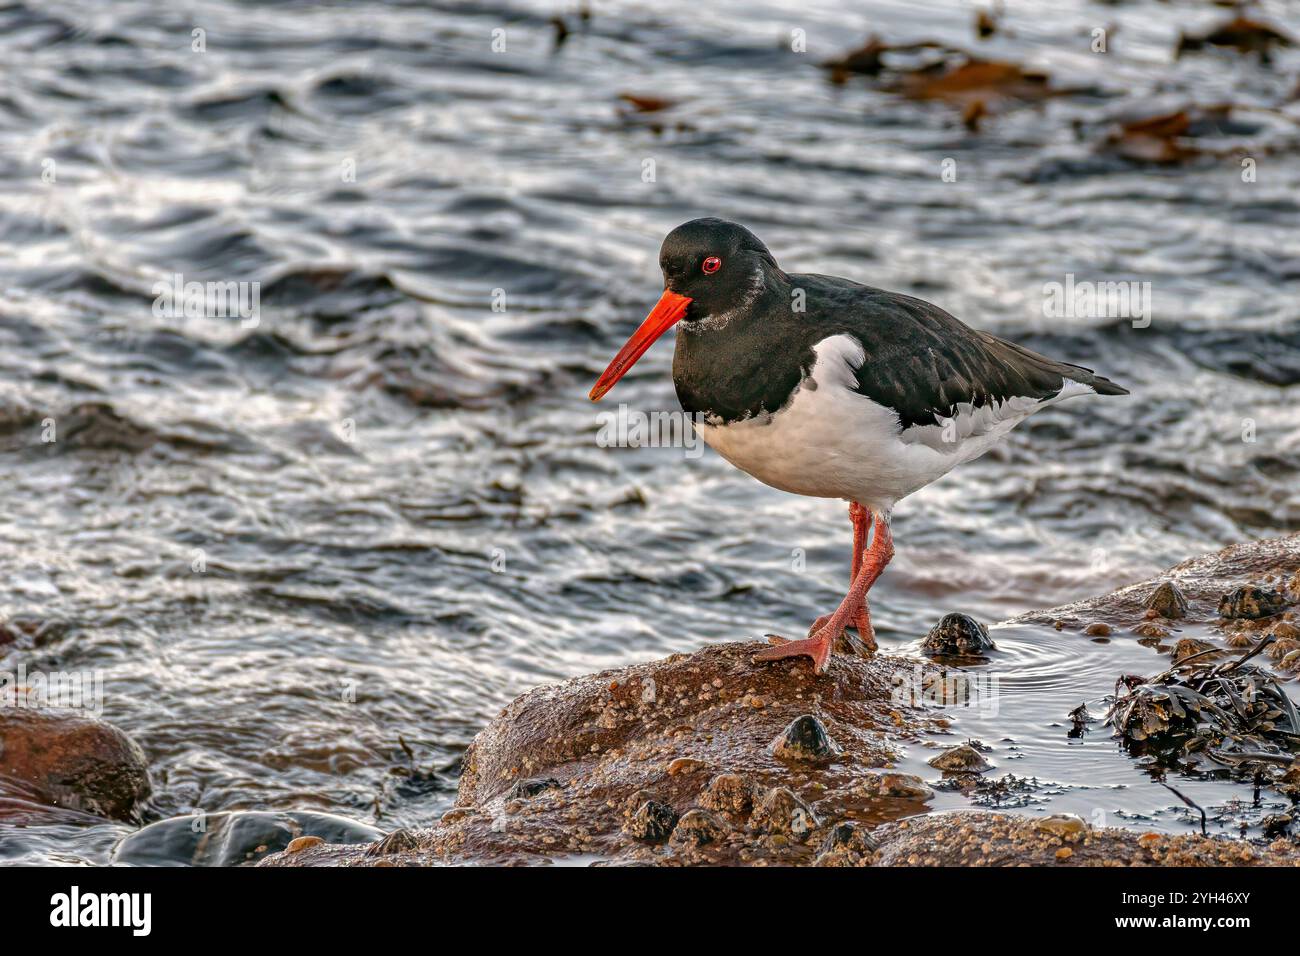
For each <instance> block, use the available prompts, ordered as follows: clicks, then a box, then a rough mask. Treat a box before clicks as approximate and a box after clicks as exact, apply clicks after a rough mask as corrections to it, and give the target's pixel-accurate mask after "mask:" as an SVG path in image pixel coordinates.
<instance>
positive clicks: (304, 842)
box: [284, 836, 325, 853]
mask: <svg viewBox="0 0 1300 956" xmlns="http://www.w3.org/2000/svg"><path fill="white" fill-rule="evenodd" d="M324 842H325V841H324V840H322V839H321V838H320V837H318V836H300V837H298V838H297V839H294V840H290V841H289V845H288V846H287V847H285V848H284V852H285V853H298V852H300V851H302V850H309V849H311V848H312V847H314V846H320V845H321V844H322V843H324Z"/></svg>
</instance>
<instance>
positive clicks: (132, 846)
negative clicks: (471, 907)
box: [111, 810, 383, 866]
mask: <svg viewBox="0 0 1300 956" xmlns="http://www.w3.org/2000/svg"><path fill="white" fill-rule="evenodd" d="M382 836H383V832H382V831H380V830H377V829H375V828H374V827H372V826H367V825H366V824H364V823H358V822H357V821H355V820H349V819H347V818H346V817H339V816H335V815H334V814H332V813H317V812H316V811H313V810H290V811H288V812H285V813H269V812H268V813H264V812H259V811H253V810H237V811H232V812H229V813H208V814H193V815H190V816H184V817H172V818H170V819H167V820H159V821H158V822H157V823H151V824H149V826H147V827H145V828H144V829H142V830H137V831H136V832H135V833H132V834H130V835H129V836H127V837H126V839H124V840H123V841H122V842H121V843H119V844H118V845H117V848H116V849H115V850H114V851H113V855H112V858H111V862H113V863H115V864H132V865H135V866H237V865H239V864H241V863H247V862H250V861H253V860H258V859H260V858H262V857H264V856H266V855H268V854H270V853H275V852H277V851H279V850H285V849H287V848H288V847H289V846H290V844H292V843H294V841H296V840H301V839H302V838H303V837H318V838H319V841H320V843H331V844H334V843H344V844H365V843H373V842H374V841H375V840H377V839H379V838H380V837H382ZM320 849H322V847H320V845H319V844H313V845H312V846H310V847H307V846H304V845H303V844H302V843H299V844H298V851H297V852H295V853H294V855H295V856H308V855H310V854H313V853H316V852H319V850H320Z"/></svg>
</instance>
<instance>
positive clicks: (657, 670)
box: [261, 536, 1300, 866]
mask: <svg viewBox="0 0 1300 956" xmlns="http://www.w3.org/2000/svg"><path fill="white" fill-rule="evenodd" d="M1243 589H1245V590H1243ZM1298 600H1300V536H1290V537H1287V538H1282V539H1272V540H1267V541H1255V542H1248V543H1245V544H1241V545H1235V546H1233V547H1230V548H1226V549H1224V550H1223V551H1221V552H1217V553H1215V554H1211V555H1207V556H1205V557H1202V558H1198V559H1195V560H1192V561H1188V562H1184V563H1183V564H1180V565H1178V566H1177V567H1175V568H1172V569H1170V571H1168V572H1166V573H1165V574H1162V575H1159V576H1157V577H1156V578H1153V579H1151V580H1149V581H1145V582H1141V583H1139V584H1135V585H1132V586H1130V587H1126V588H1123V589H1120V590H1118V591H1115V592H1113V593H1111V594H1108V595H1103V596H1101V597H1098V598H1094V599H1091V600H1088V601H1081V602H1078V603H1076V604H1071V605H1069V606H1067V607H1061V608H1054V609H1051V610H1047V611H1040V612H1035V613H1033V614H1029V615H1025V616H1023V617H1021V618H1017V619H1016V620H1015V621H1013V622H1008V623H1016V624H1019V623H1037V624H1045V625H1049V626H1053V627H1057V628H1061V629H1077V630H1079V631H1082V632H1087V633H1097V632H1099V631H1102V630H1103V629H1104V630H1105V631H1106V632H1107V633H1120V632H1125V633H1128V632H1132V633H1133V634H1135V636H1136V637H1137V638H1138V639H1142V640H1148V641H1151V642H1153V643H1154V644H1155V645H1156V646H1157V647H1158V648H1159V649H1160V650H1163V651H1166V652H1168V653H1170V654H1171V655H1172V654H1174V653H1176V650H1175V648H1176V643H1175V641H1176V640H1177V637H1176V635H1177V634H1178V633H1179V630H1180V629H1181V628H1188V627H1193V626H1194V627H1196V628H1197V633H1200V634H1203V635H1206V636H1207V637H1208V639H1209V640H1211V641H1212V642H1213V643H1214V644H1215V645H1221V646H1222V647H1223V648H1224V649H1228V648H1233V647H1241V646H1244V645H1249V644H1250V643H1252V642H1256V641H1258V640H1260V639H1262V638H1263V637H1264V636H1265V635H1270V636H1273V637H1274V638H1275V640H1274V643H1282V644H1283V653H1282V654H1281V655H1278V656H1277V657H1276V658H1275V660H1276V661H1277V663H1278V665H1289V664H1290V662H1291V661H1292V660H1293V658H1289V657H1287V655H1288V654H1289V653H1290V650H1291V649H1288V648H1287V646H1286V644H1285V643H1284V642H1285V641H1287V640H1290V638H1289V637H1288V634H1289V631H1288V630H1287V629H1288V628H1290V627H1293V626H1294V612H1293V611H1291V610H1290V608H1291V607H1292V606H1293V605H1294V604H1295V603H1296V602H1297V601H1298ZM1261 602H1262V604H1261ZM1260 612H1271V613H1260ZM762 646H763V645H762V644H759V643H747V644H726V645H720V646H715V647H708V648H704V649H703V650H700V651H698V652H696V653H694V654H689V655H685V654H683V655H674V656H673V657H670V658H667V659H666V660H662V661H654V662H651V663H646V664H638V665H635V666H633V667H628V668H623V669H619V670H611V671H606V672H603V673H601V674H595V675H590V676H585V677H579V678H575V679H573V680H569V681H566V682H565V683H563V684H560V685H556V686H548V687H539V688H536V689H534V690H532V691H530V692H528V693H527V694H524V695H523V696H522V697H520V698H519V699H517V700H516V701H514V702H513V703H512V704H511V705H510V706H509V707H507V708H506V709H505V710H504V711H502V713H501V714H500V715H499V716H498V717H497V718H496V719H495V720H494V721H493V722H492V723H490V724H489V725H488V726H487V727H486V728H485V729H484V730H483V731H482V732H481V733H480V734H479V735H478V737H477V738H476V739H475V741H474V743H473V745H472V746H471V748H470V750H469V752H468V754H467V755H466V759H465V766H464V775H463V777H462V779H461V782H460V790H459V794H458V797H457V800H456V804H455V806H454V807H453V808H452V809H451V810H450V811H448V812H447V813H446V814H445V815H444V816H443V818H442V820H441V821H439V822H438V823H437V824H436V825H434V826H432V827H431V828H429V829H421V830H399V831H396V832H394V833H391V834H389V835H388V836H387V837H385V838H384V839H383V840H380V841H378V842H375V843H373V844H371V845H369V846H366V845H353V846H333V845H329V844H324V843H317V844H314V845H311V846H302V847H300V848H290V849H289V850H286V851H284V852H281V853H278V854H274V855H271V856H269V857H268V858H267V859H266V860H264V861H263V862H262V864H261V865H264V866H321V865H327V866H331V865H332V866H426V865H439V864H457V863H509V864H528V863H541V862H569V863H585V862H595V861H601V862H603V863H605V864H610V865H618V864H630V865H640V864H651V865H669V866H679V865H734V864H742V865H826V866H838V865H854V866H861V865H908V866H931V865H933V866H946V865H975V866H1001V865H1020V864H1031V865H1051V866H1079V865H1102V866H1106V865H1119V866H1128V865H1164V866H1170V865H1177V866H1201V865H1205V866H1236V865H1295V864H1296V863H1297V862H1300V844H1297V843H1296V842H1295V841H1294V840H1292V839H1290V838H1282V839H1277V840H1275V841H1273V842H1272V843H1271V844H1268V845H1259V844H1251V843H1248V842H1244V841H1240V840H1232V839H1226V838H1217V837H1202V836H1197V835H1179V836H1168V835H1164V834H1159V833H1144V832H1142V831H1140V830H1126V829H1118V828H1101V827H1093V826H1090V825H1088V824H1087V823H1085V822H1084V821H1083V820H1080V819H1079V818H1077V817H1073V816H1069V815H1057V816H1052V817H1046V818H1042V817H1033V818H1031V817H1020V816H1014V815H1008V814H1002V813H992V812H984V811H959V812H949V813H928V812H927V811H928V810H929V807H928V801H929V800H930V798H931V797H932V796H933V794H932V793H931V791H930V788H929V787H928V786H927V785H926V783H925V782H924V781H923V780H921V779H919V778H918V777H915V776H912V775H908V774H904V773H899V772H897V771H895V770H894V769H893V766H892V764H893V761H894V760H895V758H896V757H897V756H898V753H899V748H900V747H902V746H905V745H907V744H909V743H912V742H915V741H916V740H917V739H918V734H921V733H923V732H925V731H927V730H934V729H938V728H941V727H942V726H943V718H942V717H940V716H937V715H936V714H935V712H933V711H929V712H927V711H924V710H921V709H918V708H914V707H912V706H910V705H909V704H907V703H906V702H899V701H898V700H896V699H895V698H897V697H898V695H897V694H896V693H895V689H896V687H897V686H898V680H897V676H898V675H899V674H901V673H904V672H906V671H907V670H909V669H911V668H912V667H913V664H914V662H913V661H910V660H904V659H901V658H893V657H889V656H884V655H881V656H878V657H875V658H871V659H861V658H858V657H854V656H850V655H837V656H836V657H835V658H833V660H832V661H831V665H830V667H829V668H828V670H827V671H826V673H824V674H822V675H820V676H814V675H813V673H812V670H811V667H810V665H809V664H808V662H806V661H803V660H798V661H782V662H778V663H777V664H776V665H774V666H764V667H757V666H755V665H754V664H753V663H752V662H751V660H750V658H751V656H752V654H753V653H754V652H755V651H756V650H758V649H759V648H760V647H762ZM963 749H965V750H970V749H971V748H960V747H958V748H954V750H953V751H951V752H949V754H948V755H946V756H950V757H951V758H952V759H954V760H956V759H958V758H959V757H961V756H962V755H961V754H960V753H958V752H957V751H960V750H963ZM972 754H973V757H971V758H970V759H976V760H978V759H979V755H978V754H977V753H974V752H973V751H972Z"/></svg>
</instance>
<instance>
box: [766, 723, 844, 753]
mask: <svg viewBox="0 0 1300 956" xmlns="http://www.w3.org/2000/svg"><path fill="white" fill-rule="evenodd" d="M772 753H773V754H774V755H775V756H777V757H779V758H781V759H782V760H802V761H807V762H810V763H817V762H824V761H827V760H830V759H832V758H833V757H837V756H839V753H840V748H839V745H838V744H837V743H835V741H834V740H832V739H831V735H830V734H829V733H827V732H826V726H825V725H824V724H823V723H822V722H821V721H820V720H818V719H817V718H816V717H814V716H813V715H812V714H804V715H803V716H802V717H796V718H795V719H794V720H792V721H790V724H789V726H787V727H786V728H785V730H783V731H782V732H781V733H780V735H779V736H778V737H777V738H776V740H774V741H773V742H772Z"/></svg>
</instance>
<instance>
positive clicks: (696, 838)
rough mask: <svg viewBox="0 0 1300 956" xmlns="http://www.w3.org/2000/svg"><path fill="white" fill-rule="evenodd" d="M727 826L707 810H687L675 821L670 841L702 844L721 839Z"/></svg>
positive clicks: (683, 843)
mask: <svg viewBox="0 0 1300 956" xmlns="http://www.w3.org/2000/svg"><path fill="white" fill-rule="evenodd" d="M726 832H727V828H726V827H725V826H724V825H723V824H722V821H720V820H719V819H718V818H717V817H715V816H714V815H713V814H712V813H710V812H709V811H708V810H701V809H699V808H698V807H697V808H695V809H692V810H687V811H686V812H685V813H683V814H682V818H681V819H680V820H678V821H677V826H676V827H675V828H674V829H673V834H672V837H671V838H670V841H671V842H672V843H673V844H675V845H678V846H704V845H705V844H708V843H713V842H714V841H716V840H720V839H722V837H723V836H724V835H725V834H726Z"/></svg>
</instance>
